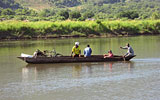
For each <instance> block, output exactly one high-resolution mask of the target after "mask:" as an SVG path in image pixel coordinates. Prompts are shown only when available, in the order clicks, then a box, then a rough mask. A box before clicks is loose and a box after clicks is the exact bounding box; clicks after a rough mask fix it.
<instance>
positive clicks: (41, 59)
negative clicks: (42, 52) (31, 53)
mask: <svg viewBox="0 0 160 100" xmlns="http://www.w3.org/2000/svg"><path fill="white" fill-rule="evenodd" d="M135 56H136V55H134V56H128V57H125V58H124V57H123V56H116V55H115V56H114V57H108V58H104V57H103V55H92V56H91V57H75V58H74V57H71V56H59V57H36V58H35V57H18V58H19V59H21V60H23V61H25V62H27V63H32V64H45V63H73V62H110V61H129V60H130V59H132V58H133V57H135Z"/></svg>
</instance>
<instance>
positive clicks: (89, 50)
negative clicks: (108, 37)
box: [84, 45, 92, 57]
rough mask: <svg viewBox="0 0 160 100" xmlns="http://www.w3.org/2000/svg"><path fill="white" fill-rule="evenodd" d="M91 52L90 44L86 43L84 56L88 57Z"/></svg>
mask: <svg viewBox="0 0 160 100" xmlns="http://www.w3.org/2000/svg"><path fill="white" fill-rule="evenodd" d="M91 53H92V49H91V48H90V45H87V47H86V48H85V49H84V57H90V56H91Z"/></svg>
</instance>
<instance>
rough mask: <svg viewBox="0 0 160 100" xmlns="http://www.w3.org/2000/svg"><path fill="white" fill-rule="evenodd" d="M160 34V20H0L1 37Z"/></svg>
mask: <svg viewBox="0 0 160 100" xmlns="http://www.w3.org/2000/svg"><path fill="white" fill-rule="evenodd" d="M145 34H153V35H154V34H155V35H156V34H160V20H130V21H120V20H116V21H102V22H101V21H84V22H83V21H82V22H81V21H60V22H46V21H45V22H44V21H41V22H22V21H4V22H0V39H11V38H13V39H19V38H20V39H21V38H41V37H58V36H123V35H126V36H132V35H145Z"/></svg>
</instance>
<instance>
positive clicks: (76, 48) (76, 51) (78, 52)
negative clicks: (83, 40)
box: [71, 42, 81, 57]
mask: <svg viewBox="0 0 160 100" xmlns="http://www.w3.org/2000/svg"><path fill="white" fill-rule="evenodd" d="M73 53H74V55H73V57H80V56H81V49H80V47H79V42H75V46H73V48H72V52H71V56H72V54H73Z"/></svg>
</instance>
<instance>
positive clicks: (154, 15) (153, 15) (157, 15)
mask: <svg viewBox="0 0 160 100" xmlns="http://www.w3.org/2000/svg"><path fill="white" fill-rule="evenodd" d="M151 19H160V14H159V13H158V12H154V13H153V14H152V16H151Z"/></svg>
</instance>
